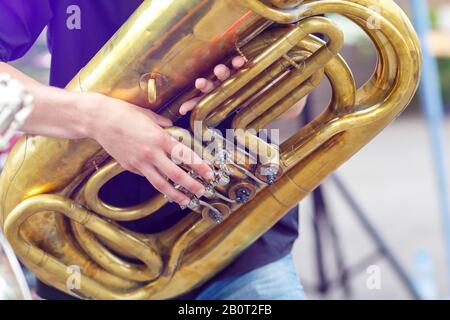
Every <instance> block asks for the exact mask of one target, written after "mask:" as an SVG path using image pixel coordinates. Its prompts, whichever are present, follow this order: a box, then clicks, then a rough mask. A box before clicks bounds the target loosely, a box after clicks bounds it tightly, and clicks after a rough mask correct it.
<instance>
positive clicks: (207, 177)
mask: <svg viewBox="0 0 450 320" xmlns="http://www.w3.org/2000/svg"><path fill="white" fill-rule="evenodd" d="M206 179H208V180H213V179H214V172H212V171H209V172H208V173H207V174H206Z"/></svg>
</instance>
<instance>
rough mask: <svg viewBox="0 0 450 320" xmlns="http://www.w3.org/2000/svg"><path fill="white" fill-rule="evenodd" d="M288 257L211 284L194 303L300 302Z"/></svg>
mask: <svg viewBox="0 0 450 320" xmlns="http://www.w3.org/2000/svg"><path fill="white" fill-rule="evenodd" d="M304 299H305V292H304V290H303V287H302V285H301V283H300V279H299V277H298V274H297V272H296V270H295V266H294V260H293V257H292V254H289V255H287V256H285V257H284V258H281V259H279V260H277V261H275V262H272V263H269V264H267V265H265V266H262V267H260V268H257V269H255V270H253V271H250V272H247V273H244V274H243V275H241V276H237V277H231V278H227V279H224V280H220V281H215V282H213V283H212V284H211V285H210V286H208V287H207V288H206V289H205V290H203V291H202V292H201V293H200V294H199V295H198V296H197V297H196V300H304Z"/></svg>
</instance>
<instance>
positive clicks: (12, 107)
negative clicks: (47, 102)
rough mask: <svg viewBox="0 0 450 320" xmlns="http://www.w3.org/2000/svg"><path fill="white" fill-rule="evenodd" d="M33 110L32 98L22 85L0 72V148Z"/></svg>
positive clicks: (4, 145) (4, 147) (3, 146)
mask: <svg viewBox="0 0 450 320" xmlns="http://www.w3.org/2000/svg"><path fill="white" fill-rule="evenodd" d="M32 110H33V98H32V97H31V95H29V94H28V93H27V92H26V91H25V88H24V86H23V85H22V84H21V83H20V82H19V81H18V80H16V79H12V78H11V77H10V76H9V75H7V74H0V150H4V149H6V148H7V147H8V144H9V141H10V140H11V138H12V137H13V136H14V135H15V134H16V132H17V131H18V130H20V128H21V127H22V126H23V124H24V123H25V120H26V119H27V118H28V116H29V115H30V114H31V112H32Z"/></svg>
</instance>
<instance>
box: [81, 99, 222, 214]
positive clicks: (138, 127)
mask: <svg viewBox="0 0 450 320" xmlns="http://www.w3.org/2000/svg"><path fill="white" fill-rule="evenodd" d="M89 95H90V97H89V99H88V101H89V102H90V103H92V102H94V104H95V105H94V106H92V108H91V110H93V111H92V112H94V113H95V114H94V115H90V117H91V118H92V119H93V120H94V121H95V119H101V121H95V123H93V124H92V126H91V127H92V129H91V130H90V131H91V132H93V134H92V136H93V138H94V139H95V140H97V141H98V142H99V143H100V144H101V145H102V147H103V148H104V149H105V150H106V151H107V152H108V153H109V154H110V155H111V156H112V157H113V158H114V159H116V160H117V162H118V163H119V164H120V165H121V166H122V167H123V168H124V169H125V170H128V171H131V172H134V173H136V174H140V175H143V176H145V177H146V178H147V179H148V181H150V183H151V184H152V185H153V186H154V187H155V188H156V189H157V190H158V191H159V192H161V193H162V194H164V195H166V196H167V197H168V198H169V199H171V200H173V201H175V202H177V203H179V204H180V205H187V204H189V201H190V199H189V198H188V197H187V196H186V195H185V194H183V193H182V192H180V191H178V190H176V189H175V188H174V187H173V185H172V184H171V183H170V182H169V181H167V180H166V178H165V177H167V178H168V179H170V180H171V181H173V182H175V183H177V184H179V185H181V186H183V187H184V188H186V189H187V190H188V191H190V192H191V193H193V194H195V195H197V196H198V197H201V196H203V194H204V193H205V188H204V186H203V185H202V184H201V183H200V182H198V181H197V180H195V179H194V178H192V177H191V176H190V175H189V174H188V173H186V172H185V171H184V170H183V169H181V168H180V167H179V166H178V165H176V164H175V163H174V161H172V159H170V157H169V155H172V154H173V155H176V156H177V157H180V158H179V159H173V160H176V161H180V162H183V163H184V164H185V165H187V166H188V167H190V168H191V169H193V170H194V171H195V172H196V173H197V174H199V175H200V176H201V177H203V178H204V179H206V180H212V179H213V178H214V174H213V171H212V169H211V168H210V167H209V166H208V165H207V164H206V163H205V162H203V160H202V159H200V157H199V156H198V155H197V154H196V153H195V152H194V151H192V150H191V149H190V148H188V147H186V146H185V145H183V144H181V143H180V142H178V141H176V140H175V139H173V138H172V137H171V136H170V135H168V134H167V133H166V132H165V131H164V129H163V127H169V126H172V123H171V121H170V120H168V119H166V118H163V117H161V116H159V115H158V114H156V113H154V112H153V111H150V110H146V109H142V108H139V107H137V106H134V105H132V104H129V103H126V102H123V101H120V100H116V99H112V98H109V97H106V96H103V95H96V94H89ZM97 110H98V111H97ZM174 148H177V149H176V151H177V152H172V151H173V150H174ZM180 150H181V152H179V151H180ZM180 153H181V155H180ZM186 159H189V161H186Z"/></svg>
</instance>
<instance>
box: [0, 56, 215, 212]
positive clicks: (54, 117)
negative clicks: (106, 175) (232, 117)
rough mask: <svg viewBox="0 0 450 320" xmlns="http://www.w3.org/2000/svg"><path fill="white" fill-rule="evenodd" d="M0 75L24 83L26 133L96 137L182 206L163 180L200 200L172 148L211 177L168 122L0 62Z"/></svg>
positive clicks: (127, 166) (184, 200)
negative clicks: (30, 101) (29, 102)
mask: <svg viewBox="0 0 450 320" xmlns="http://www.w3.org/2000/svg"><path fill="white" fill-rule="evenodd" d="M0 72H6V73H9V74H10V75H11V76H12V77H14V78H16V79H18V80H20V81H22V83H23V84H24V86H25V87H26V90H27V91H28V92H29V93H30V94H31V95H32V96H33V98H34V109H33V112H32V114H31V115H30V117H29V118H28V119H27V121H26V122H25V124H24V126H23V127H22V130H23V131H24V132H26V133H29V134H37V135H43V136H49V137H55V138H65V139H82V138H92V139H95V140H97V141H98V142H99V143H100V144H101V145H102V147H103V148H104V149H105V150H106V151H107V152H108V153H109V154H110V155H111V156H112V157H113V158H115V159H116V160H117V161H118V162H119V163H120V164H121V166H122V167H124V168H125V169H127V170H129V171H132V172H135V173H137V174H141V175H143V176H145V177H146V178H147V179H148V180H149V181H150V183H152V185H153V186H154V187H155V188H156V189H157V190H158V191H160V192H161V193H163V194H165V195H167V196H168V197H169V198H170V199H172V200H174V201H176V202H178V203H180V204H182V205H186V204H187V203H188V202H189V199H188V198H187V197H186V196H185V195H184V194H183V193H181V192H179V191H178V190H176V189H175V188H174V187H173V186H172V185H171V184H169V182H167V181H166V179H165V177H168V178H169V179H170V180H172V181H173V182H176V183H178V184H180V185H182V186H184V187H185V188H186V189H188V190H189V191H191V192H192V193H194V194H196V195H198V196H201V195H203V194H204V192H205V190H204V187H203V185H202V184H200V183H199V182H198V181H196V180H195V179H193V178H192V177H190V176H189V175H188V174H187V173H185V171H183V170H182V169H181V168H180V167H179V166H177V165H176V164H175V163H174V162H173V161H172V160H171V159H170V156H169V155H171V154H172V150H173V149H174V148H177V150H182V152H183V157H186V158H187V157H189V158H187V159H194V161H192V163H189V164H188V165H189V166H190V167H191V168H192V169H193V170H194V171H196V172H197V173H198V174H199V175H200V176H202V177H204V178H205V179H207V180H211V179H212V178H213V172H212V170H211V168H210V167H209V166H208V165H207V164H206V163H205V162H203V161H202V160H201V159H200V158H199V157H198V156H197V155H196V154H195V153H194V152H193V151H192V150H190V149H189V148H187V147H185V146H184V145H182V144H180V143H179V142H177V141H175V140H174V139H172V138H171V137H170V136H169V135H168V134H167V133H166V132H165V131H164V130H163V128H162V127H167V126H170V125H171V122H170V121H169V120H168V119H165V118H163V117H161V116H159V115H157V114H156V113H154V112H152V111H149V110H144V109H142V108H139V107H137V106H134V105H131V104H129V103H126V102H123V101H120V100H116V99H112V98H109V97H106V96H103V95H100V94H96V93H77V92H70V91H67V90H63V89H58V88H54V87H48V86H45V85H42V84H40V83H38V82H37V81H35V80H33V79H31V78H30V77H28V76H27V75H25V74H23V73H21V72H20V71H18V70H16V69H14V68H13V67H11V66H9V65H7V64H5V63H0Z"/></svg>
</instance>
